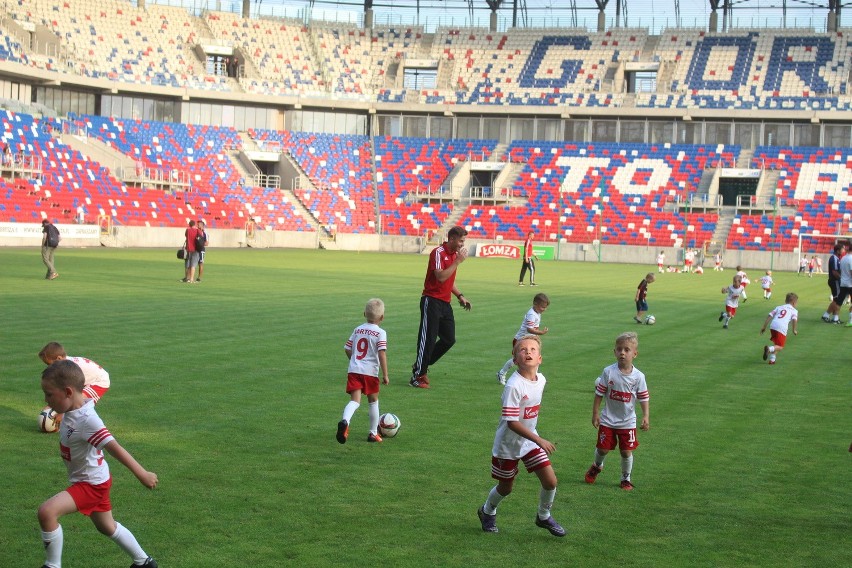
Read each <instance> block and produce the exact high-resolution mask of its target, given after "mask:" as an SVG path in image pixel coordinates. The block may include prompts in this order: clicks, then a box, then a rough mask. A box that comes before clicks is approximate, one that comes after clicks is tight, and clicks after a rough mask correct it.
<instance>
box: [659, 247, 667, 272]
mask: <svg viewBox="0 0 852 568" xmlns="http://www.w3.org/2000/svg"><path fill="white" fill-rule="evenodd" d="M665 263H666V253H665V252H664V251H660V254H658V255H657V272H665V270H663V265H664V264H665Z"/></svg>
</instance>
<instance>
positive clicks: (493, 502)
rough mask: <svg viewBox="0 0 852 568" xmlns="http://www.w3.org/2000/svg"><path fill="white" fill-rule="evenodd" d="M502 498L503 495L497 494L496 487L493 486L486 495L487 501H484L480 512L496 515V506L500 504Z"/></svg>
mask: <svg viewBox="0 0 852 568" xmlns="http://www.w3.org/2000/svg"><path fill="white" fill-rule="evenodd" d="M504 497H505V496H504V495H500V493H498V492H497V486H496V485H495V486H494V487H492V488H491V491H490V492H489V493H488V499H486V500H485V504H484V505H483V506H482V510H483V511H484V512H485V514H486V515H496V514H497V505H499V504H500V501H502V500H503V498H504Z"/></svg>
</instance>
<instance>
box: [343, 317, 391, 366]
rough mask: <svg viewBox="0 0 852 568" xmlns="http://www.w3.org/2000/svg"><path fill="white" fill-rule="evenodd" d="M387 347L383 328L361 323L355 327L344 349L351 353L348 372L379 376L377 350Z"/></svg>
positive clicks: (386, 338) (386, 337)
mask: <svg viewBox="0 0 852 568" xmlns="http://www.w3.org/2000/svg"><path fill="white" fill-rule="evenodd" d="M387 348H388V336H387V333H386V332H385V330H383V329H382V328H380V327H379V326H377V325H376V324H374V323H362V324H361V325H359V326H358V327H356V328H355V331H353V332H352V335H350V336H349V340H348V341H346V345H345V349H346V350H347V351H350V352H351V353H352V356H351V357H350V358H349V372H350V373H359V374H361V375H368V376H370V377H378V376H379V370H380V367H379V351H384V350H386V349H387Z"/></svg>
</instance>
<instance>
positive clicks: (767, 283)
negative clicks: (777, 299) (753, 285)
mask: <svg viewBox="0 0 852 568" xmlns="http://www.w3.org/2000/svg"><path fill="white" fill-rule="evenodd" d="M773 283H774V280H772V277H771V276H769V275H768V274H767V275H766V276H764V277H763V278H761V279H760V285H761V287H762V288H763V289H764V290H769V289H770V288H772V284H773Z"/></svg>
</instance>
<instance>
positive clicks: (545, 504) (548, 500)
mask: <svg viewBox="0 0 852 568" xmlns="http://www.w3.org/2000/svg"><path fill="white" fill-rule="evenodd" d="M555 499H556V489H555V488H554V489H542V490H541V491H540V492H539V494H538V518H539V519H541V520H542V521H544V520H547V519H548V518H550V509H551V507H553V501H554V500H555Z"/></svg>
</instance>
